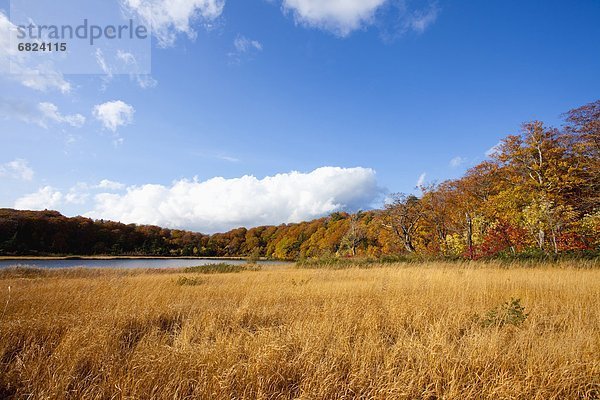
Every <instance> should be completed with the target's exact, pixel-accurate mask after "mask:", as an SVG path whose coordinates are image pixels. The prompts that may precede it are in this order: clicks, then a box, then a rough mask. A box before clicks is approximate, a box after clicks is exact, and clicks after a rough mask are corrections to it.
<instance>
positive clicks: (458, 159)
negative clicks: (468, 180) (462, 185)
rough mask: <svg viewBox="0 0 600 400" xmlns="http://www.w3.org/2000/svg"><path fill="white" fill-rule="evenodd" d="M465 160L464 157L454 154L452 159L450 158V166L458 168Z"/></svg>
mask: <svg viewBox="0 0 600 400" xmlns="http://www.w3.org/2000/svg"><path fill="white" fill-rule="evenodd" d="M465 162H467V159H466V158H463V157H461V156H456V157H454V158H453V159H452V160H450V166H451V167H452V168H458V167H460V166H461V165H463V164H464V163H465Z"/></svg>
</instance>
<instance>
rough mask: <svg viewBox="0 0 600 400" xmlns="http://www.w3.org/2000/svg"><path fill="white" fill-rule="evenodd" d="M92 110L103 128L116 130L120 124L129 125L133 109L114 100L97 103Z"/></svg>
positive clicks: (131, 120)
mask: <svg viewBox="0 0 600 400" xmlns="http://www.w3.org/2000/svg"><path fill="white" fill-rule="evenodd" d="M92 112H93V114H94V117H95V118H96V119H97V120H99V121H100V122H101V123H102V125H103V126H104V128H106V129H108V130H111V131H113V132H116V131H117V128H119V127H120V126H124V125H129V124H131V123H132V122H133V114H134V113H135V109H134V108H133V107H132V106H131V105H129V104H127V103H125V102H123V101H121V100H116V101H108V102H106V103H103V104H98V105H96V106H94V109H93V111H92Z"/></svg>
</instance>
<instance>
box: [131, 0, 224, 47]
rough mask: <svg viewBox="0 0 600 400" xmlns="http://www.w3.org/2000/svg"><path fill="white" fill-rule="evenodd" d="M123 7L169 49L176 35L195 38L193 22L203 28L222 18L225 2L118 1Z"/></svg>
mask: <svg viewBox="0 0 600 400" xmlns="http://www.w3.org/2000/svg"><path fill="white" fill-rule="evenodd" d="M121 2H122V4H123V5H124V7H125V8H126V9H127V10H129V11H132V12H134V13H135V14H137V15H138V16H139V17H140V18H141V19H142V21H143V22H144V23H145V24H146V25H148V26H150V27H151V29H152V34H153V35H154V36H155V37H156V38H157V39H158V42H159V44H160V45H161V46H163V47H164V46H170V45H172V44H173V43H174V42H175V39H176V38H177V35H178V34H181V33H185V34H186V35H187V36H188V37H190V38H195V37H196V32H195V30H194V28H193V27H192V23H193V22H194V21H200V22H202V23H203V24H204V25H205V26H206V27H210V25H211V24H212V23H213V22H214V21H215V20H216V19H217V18H218V17H219V16H220V15H221V13H222V12H223V7H224V6H225V0H121Z"/></svg>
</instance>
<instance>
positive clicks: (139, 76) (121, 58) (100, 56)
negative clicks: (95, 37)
mask: <svg viewBox="0 0 600 400" xmlns="http://www.w3.org/2000/svg"><path fill="white" fill-rule="evenodd" d="M113 60H115V61H117V63H116V65H115V64H113V65H112V66H111V65H109V63H108V61H107V60H106V57H105V56H104V53H103V52H102V50H101V49H96V62H97V63H98V65H99V66H100V68H101V69H102V71H103V72H104V75H102V76H101V79H102V86H101V89H102V91H105V90H106V89H107V87H108V84H109V83H110V82H111V81H112V80H113V78H114V75H115V73H114V71H113V67H115V68H117V71H129V72H128V75H129V78H130V79H131V80H133V81H135V82H136V83H137V84H138V86H139V87H140V88H142V89H148V88H153V87H155V86H156V85H157V84H158V82H157V81H156V79H154V78H153V77H152V76H151V75H150V74H144V73H140V66H139V64H138V61H137V59H136V58H135V56H134V55H133V54H132V53H129V52H127V51H123V50H121V49H118V50H117V51H116V53H115V57H114V58H113Z"/></svg>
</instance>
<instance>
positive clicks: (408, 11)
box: [282, 0, 439, 39]
mask: <svg viewBox="0 0 600 400" xmlns="http://www.w3.org/2000/svg"><path fill="white" fill-rule="evenodd" d="M412 3H413V1H411V0H326V1H324V0H283V2H282V8H283V10H284V12H287V13H291V14H292V15H293V16H294V19H295V20H296V22H297V23H299V24H301V25H304V26H308V27H312V28H318V29H323V30H327V31H330V32H333V33H334V34H336V35H338V36H341V37H345V36H347V35H349V34H350V33H351V32H353V31H355V30H358V29H362V28H365V27H367V26H369V25H372V24H375V25H378V26H379V27H380V28H381V29H382V31H383V32H384V37H386V38H387V39H393V38H395V37H398V36H401V35H404V34H406V33H407V32H414V33H417V34H420V33H423V32H424V31H425V30H426V29H427V28H428V27H429V26H431V25H432V24H433V23H434V22H435V21H436V20H437V17H438V14H439V7H438V6H437V3H436V2H435V1H429V2H428V3H427V5H426V6H425V7H421V8H416V7H415V6H414V5H413V4H412Z"/></svg>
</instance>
